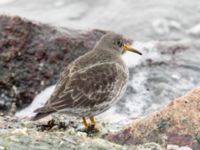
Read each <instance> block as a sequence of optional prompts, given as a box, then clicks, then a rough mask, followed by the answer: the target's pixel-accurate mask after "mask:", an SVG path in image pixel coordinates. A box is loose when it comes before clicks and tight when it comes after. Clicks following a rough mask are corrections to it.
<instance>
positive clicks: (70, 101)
mask: <svg viewBox="0 0 200 150" xmlns="http://www.w3.org/2000/svg"><path fill="white" fill-rule="evenodd" d="M126 50H129V51H133V52H136V53H138V54H141V53H140V52H138V51H136V50H134V49H131V48H129V47H128V46H127V45H126V44H125V40H124V39H123V37H122V35H119V34H115V33H107V34H106V35H104V36H103V37H102V38H101V39H100V41H99V42H98V43H97V44H96V46H95V48H94V49H93V50H91V51H90V52H88V53H86V54H85V55H83V56H80V57H79V58H78V59H76V60H75V61H74V62H72V63H71V64H69V65H68V66H67V67H66V68H65V69H64V71H63V73H62V74H61V76H60V78H59V80H58V82H57V85H56V88H55V91H54V93H53V94H52V95H51V97H50V99H49V100H48V101H47V103H46V104H45V105H44V106H43V107H41V108H39V109H36V110H35V112H36V113H37V114H36V116H34V117H33V118H32V120H38V119H40V118H43V117H45V116H47V115H49V114H51V113H54V112H63V113H66V114H68V115H74V116H80V117H83V123H84V124H85V126H87V122H86V120H85V118H84V117H90V120H91V121H92V122H93V123H94V124H95V121H94V118H93V116H95V115H98V114H100V113H102V112H104V111H105V110H107V109H109V108H110V107H111V106H112V105H113V104H114V103H115V102H117V101H118V100H119V98H120V96H121V95H122V93H123V91H124V90H125V87H126V83H127V80H128V74H129V73H128V69H127V67H126V65H125V64H124V62H123V60H122V58H121V54H122V53H123V52H124V51H126Z"/></svg>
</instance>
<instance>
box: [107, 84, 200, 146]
mask: <svg viewBox="0 0 200 150" xmlns="http://www.w3.org/2000/svg"><path fill="white" fill-rule="evenodd" d="M199 111H200V87H199V88H196V89H194V90H192V91H191V92H188V93H187V94H186V95H185V96H182V97H180V98H177V99H175V100H173V101H172V102H170V103H169V104H168V105H167V106H165V107H164V108H162V109H161V110H160V111H158V112H155V113H152V114H150V115H149V116H147V117H146V118H143V119H138V120H136V121H134V122H133V123H132V124H131V125H130V126H128V127H127V128H125V129H124V130H122V131H120V132H117V133H114V134H110V135H108V136H107V139H108V140H110V141H114V142H116V143H119V144H129V145H130V144H142V143H146V142H157V143H160V144H162V145H165V146H167V145H178V146H188V147H191V148H193V149H194V150H198V149H200V140H199V139H200V135H199V134H200V115H199Z"/></svg>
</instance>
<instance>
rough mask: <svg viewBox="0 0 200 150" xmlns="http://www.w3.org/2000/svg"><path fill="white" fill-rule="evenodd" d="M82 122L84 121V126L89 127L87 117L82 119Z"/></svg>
mask: <svg viewBox="0 0 200 150" xmlns="http://www.w3.org/2000/svg"><path fill="white" fill-rule="evenodd" d="M82 120H83V124H84V126H85V127H86V128H87V127H88V124H87V121H86V119H85V117H82Z"/></svg>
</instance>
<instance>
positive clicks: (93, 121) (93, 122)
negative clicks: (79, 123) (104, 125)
mask: <svg viewBox="0 0 200 150" xmlns="http://www.w3.org/2000/svg"><path fill="white" fill-rule="evenodd" d="M90 121H91V122H92V124H93V126H94V127H95V125H96V122H95V120H94V117H93V116H91V117H90Z"/></svg>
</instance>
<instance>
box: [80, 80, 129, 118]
mask: <svg viewBox="0 0 200 150" xmlns="http://www.w3.org/2000/svg"><path fill="white" fill-rule="evenodd" d="M126 87H127V84H126V83H125V84H123V85H121V86H119V87H118V88H115V89H113V90H112V91H110V95H109V96H108V97H105V98H103V99H102V100H101V102H100V103H97V104H95V105H93V106H90V107H84V108H83V109H82V111H81V114H80V112H79V113H78V114H77V115H79V114H80V115H79V116H96V115H98V114H100V113H102V112H104V111H106V110H108V109H109V108H110V107H112V106H113V105H114V104H115V103H116V102H117V101H118V100H120V98H121V96H122V95H123V94H124V92H125V89H126Z"/></svg>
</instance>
